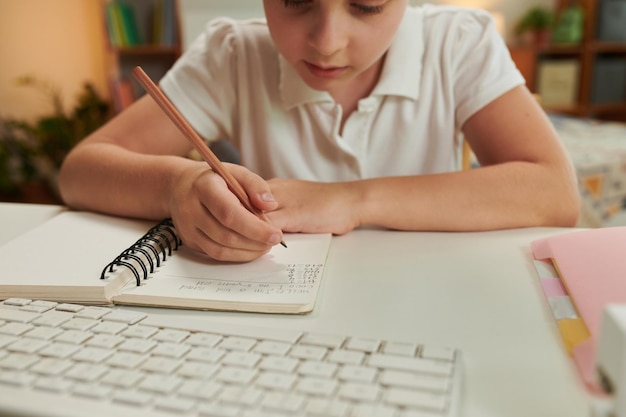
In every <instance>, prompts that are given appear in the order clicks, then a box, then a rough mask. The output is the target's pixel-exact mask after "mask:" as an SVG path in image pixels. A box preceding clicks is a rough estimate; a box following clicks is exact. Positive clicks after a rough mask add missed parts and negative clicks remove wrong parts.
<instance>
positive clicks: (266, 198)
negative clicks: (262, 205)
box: [261, 193, 276, 203]
mask: <svg viewBox="0 0 626 417" xmlns="http://www.w3.org/2000/svg"><path fill="white" fill-rule="evenodd" d="M261 200H263V201H267V202H268V203H273V202H274V201H276V200H275V199H274V196H273V195H272V193H263V194H261Z"/></svg>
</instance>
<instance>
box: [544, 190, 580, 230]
mask: <svg viewBox="0 0 626 417" xmlns="http://www.w3.org/2000/svg"><path fill="white" fill-rule="evenodd" d="M551 212H552V213H551V215H549V216H547V218H546V220H547V222H546V223H547V224H546V226H554V227H574V226H576V225H577V224H578V219H579V216H580V195H579V194H578V191H577V190H576V189H574V190H572V191H569V192H562V193H559V195H558V196H557V197H556V198H555V200H554V203H553V209H552V210H551Z"/></svg>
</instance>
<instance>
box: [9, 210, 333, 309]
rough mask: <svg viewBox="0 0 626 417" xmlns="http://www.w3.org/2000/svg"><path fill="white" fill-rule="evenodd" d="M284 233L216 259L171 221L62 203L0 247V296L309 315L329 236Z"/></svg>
mask: <svg viewBox="0 0 626 417" xmlns="http://www.w3.org/2000/svg"><path fill="white" fill-rule="evenodd" d="M285 240H286V241H287V242H288V248H284V247H282V246H276V247H274V248H272V250H271V251H270V252H269V253H267V254H265V255H263V256H262V257H261V258H259V259H257V260H255V261H252V262H247V263H226V262H218V261H215V260H212V259H210V258H208V257H207V256H204V255H202V254H200V253H197V252H194V251H193V250H191V249H189V248H188V247H186V246H185V245H184V244H181V242H180V240H179V238H178V236H177V234H176V229H175V227H174V226H173V224H172V223H171V222H168V221H164V222H160V223H157V222H150V221H144V220H135V219H126V218H119V217H112V216H106V215H102V214H96V213H90V212H78V211H66V212H63V213H61V214H59V215H57V216H55V217H53V218H52V219H50V220H48V221H47V222H45V223H43V224H42V225H40V226H38V227H36V228H34V229H32V230H30V231H29V232H27V233H25V234H24V235H22V236H19V237H18V238H16V239H14V240H12V241H10V242H8V243H6V244H5V245H3V246H0V265H2V273H1V274H0V299H6V298H10V297H19V298H31V299H45V300H52V301H59V302H69V303H72V302H75V303H81V304H95V305H105V304H125V305H143V306H158V307H173V308H189V309H202V310H235V311H249V312H262V313H291V314H302V313H308V312H310V311H312V309H313V307H314V305H315V300H316V298H317V294H318V290H319V287H320V282H321V279H322V276H323V272H324V266H325V263H326V256H327V254H328V249H329V247H330V241H331V235H330V234H286V235H285Z"/></svg>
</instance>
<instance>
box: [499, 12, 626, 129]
mask: <svg viewBox="0 0 626 417" xmlns="http://www.w3.org/2000/svg"><path fill="white" fill-rule="evenodd" d="M557 3H558V4H559V5H558V6H557V10H562V9H563V8H564V7H566V5H567V4H568V3H569V2H568V1H565V0H560V1H558V2H557ZM599 3H600V1H599V0H580V5H581V7H582V8H583V10H584V13H585V26H584V34H583V40H582V42H581V43H580V44H577V45H568V44H552V45H548V46H541V47H540V46H534V45H511V46H510V47H509V49H510V51H511V57H512V58H513V60H514V61H515V63H516V64H517V66H518V68H519V70H520V72H521V73H522V75H524V77H525V78H526V84H527V86H528V88H529V89H530V90H531V92H533V93H538V92H539V91H538V89H539V67H540V65H542V64H543V63H544V62H550V61H551V62H557V61H559V60H573V61H575V62H576V63H577V65H578V83H577V85H576V88H577V94H576V96H577V99H576V101H575V102H574V103H573V104H572V105H571V106H545V108H546V110H547V111H550V112H557V113H563V114H569V115H575V116H580V117H595V118H601V119H609V120H620V121H623V120H624V119H626V98H625V99H624V101H623V102H618V103H594V102H593V93H592V92H593V89H594V85H593V81H594V71H595V69H596V65H597V61H598V59H608V58H616V59H621V58H626V42H607V41H602V40H597V39H596V33H597V20H598V13H599Z"/></svg>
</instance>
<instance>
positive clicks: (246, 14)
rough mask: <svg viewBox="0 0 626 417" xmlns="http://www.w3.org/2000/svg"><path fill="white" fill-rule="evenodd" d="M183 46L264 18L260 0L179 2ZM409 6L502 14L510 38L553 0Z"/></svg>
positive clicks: (461, 0)
mask: <svg viewBox="0 0 626 417" xmlns="http://www.w3.org/2000/svg"><path fill="white" fill-rule="evenodd" d="M180 2H181V14H182V16H181V17H182V21H183V28H184V30H183V39H184V42H185V45H189V43H190V42H191V41H192V40H193V39H194V38H195V37H196V36H197V35H198V34H199V33H200V32H202V29H203V28H204V25H205V24H206V22H207V21H209V20H210V19H213V18H215V17H219V16H229V17H232V18H236V19H242V18H251V17H259V16H263V4H262V0H210V1H207V0H180ZM410 2H411V4H424V3H433V4H452V5H456V6H463V7H479V8H483V9H486V10H490V11H493V12H498V13H501V14H502V16H503V17H504V20H505V37H506V38H507V40H511V39H512V32H513V27H514V26H515V23H516V22H517V20H518V19H519V18H520V16H521V15H522V14H523V13H524V12H526V11H527V10H528V9H529V8H530V7H532V6H535V5H540V6H546V7H553V6H555V4H556V2H555V0H524V1H520V0H432V1H423V0H410Z"/></svg>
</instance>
